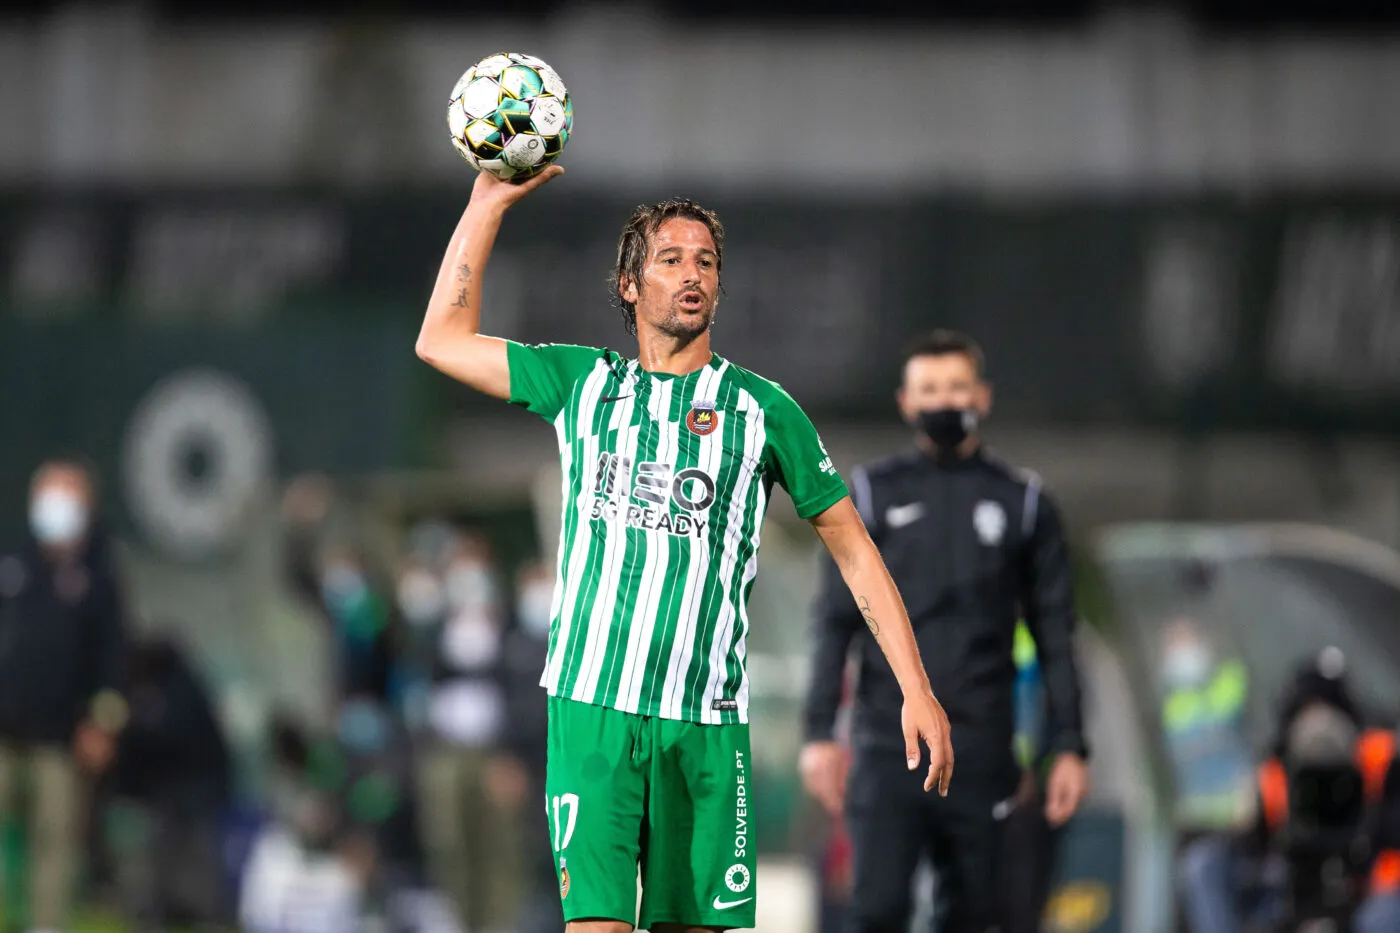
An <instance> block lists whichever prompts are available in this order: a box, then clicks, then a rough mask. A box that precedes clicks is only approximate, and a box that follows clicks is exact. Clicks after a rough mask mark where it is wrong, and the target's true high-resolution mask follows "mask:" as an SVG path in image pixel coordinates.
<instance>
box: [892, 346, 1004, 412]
mask: <svg viewBox="0 0 1400 933" xmlns="http://www.w3.org/2000/svg"><path fill="white" fill-rule="evenodd" d="M991 407H992V390H991V387H990V386H989V385H987V383H986V382H984V381H983V380H982V377H981V376H980V375H979V374H978V372H977V364H976V363H974V362H973V360H972V358H971V357H969V356H967V355H966V354H963V353H945V354H943V355H941V356H916V357H913V358H912V359H910V360H909V362H908V363H905V364H904V383H903V385H901V386H900V388H899V410H900V412H901V413H902V414H903V415H904V418H905V420H907V421H909V422H911V423H912V422H913V421H914V419H915V418H917V417H918V415H919V413H920V412H924V411H937V410H939V409H944V408H958V409H971V410H972V411H975V412H977V414H978V416H979V417H983V418H985V417H986V416H987V413H988V412H989V411H991Z"/></svg>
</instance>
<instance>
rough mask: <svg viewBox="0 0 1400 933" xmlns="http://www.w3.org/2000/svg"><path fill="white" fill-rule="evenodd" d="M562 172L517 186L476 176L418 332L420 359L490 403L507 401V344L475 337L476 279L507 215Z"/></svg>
mask: <svg viewBox="0 0 1400 933" xmlns="http://www.w3.org/2000/svg"><path fill="white" fill-rule="evenodd" d="M563 171H564V170H563V169H562V168H559V167H558V166H550V167H549V168H547V169H545V170H544V171H543V172H541V173H540V174H539V175H536V176H535V177H534V178H532V179H530V180H529V181H527V182H524V183H522V184H518V185H517V184H512V183H511V182H507V181H502V180H501V179H499V178H497V177H495V176H494V175H491V174H490V173H488V172H481V173H479V174H478V175H477V179H476V184H475V185H474V186H473V187H472V197H471V201H470V202H469V203H468V204H467V209H466V211H464V212H463V214H462V219H461V220H459V221H458V222H457V229H456V230H454V231H453V233H452V239H451V241H450V242H449V243H448V244H447V252H446V253H445V254H444V255H443V257H442V267H441V268H439V269H438V276H437V282H436V284H434V286H433V294H432V297H431V298H429V299H428V310H427V313H426V314H425V315H424V316H423V327H422V329H421V330H420V331H419V332H418V343H417V346H416V349H417V351H418V356H419V358H420V359H422V360H424V361H425V362H427V363H428V364H430V365H431V366H433V367H434V368H435V369H438V370H440V371H442V372H444V373H446V374H447V375H449V376H451V377H452V378H453V379H456V380H457V381H458V382H462V383H465V384H466V385H469V386H471V387H472V388H473V389H476V390H477V391H478V392H483V393H485V394H487V395H490V396H493V397H495V398H499V399H509V398H510V366H509V364H508V362H507V360H506V342H505V341H504V340H501V339H500V338H498V337H486V336H483V335H482V334H481V333H480V329H481V278H482V276H483V275H484V274H485V272H486V263H487V261H488V260H489V259H490V258H491V247H492V246H493V245H495V242H496V233H497V232H498V231H499V230H500V229H501V218H502V217H504V216H505V212H506V210H507V209H508V208H509V207H510V206H511V205H512V204H514V203H515V202H516V201H519V200H520V199H521V198H523V197H524V196H525V195H527V194H529V193H530V192H531V191H533V190H535V189H536V188H538V187H539V186H540V185H542V184H544V183H545V182H547V181H549V180H550V179H551V178H554V177H555V176H557V175H560V174H562V173H563Z"/></svg>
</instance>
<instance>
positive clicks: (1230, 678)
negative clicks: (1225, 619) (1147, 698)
mask: <svg viewBox="0 0 1400 933" xmlns="http://www.w3.org/2000/svg"><path fill="white" fill-rule="evenodd" d="M1158 663H1159V664H1160V665H1161V666H1160V668H1159V670H1158V675H1159V680H1160V684H1161V691H1162V700H1161V709H1162V729H1163V732H1164V734H1165V736H1166V743H1167V753H1168V755H1169V757H1170V759H1171V764H1172V769H1173V771H1174V777H1175V785H1176V799H1177V812H1176V823H1177V827H1178V828H1179V829H1182V830H1184V831H1187V832H1201V831H1204V832H1216V831H1220V830H1225V829H1229V828H1232V827H1237V826H1239V825H1241V824H1242V823H1243V822H1246V821H1247V820H1248V818H1249V813H1250V808H1251V805H1252V801H1253V796H1254V782H1253V762H1252V759H1253V755H1252V752H1251V748H1250V743H1249V741H1248V739H1247V738H1246V736H1245V711H1246V702H1247V700H1248V698H1249V673H1248V671H1247V669H1246V668H1245V665H1244V663H1243V662H1242V661H1240V660H1238V659H1236V658H1228V657H1220V653H1219V651H1218V650H1217V648H1216V646H1215V645H1213V644H1212V643H1211V641H1210V640H1209V639H1208V637H1207V635H1206V633H1205V631H1204V629H1203V628H1202V626H1201V625H1200V624H1199V623H1198V622H1197V621H1196V620H1195V619H1194V618H1192V617H1190V616H1181V617H1179V618H1176V619H1174V620H1172V621H1170V622H1168V623H1167V625H1165V626H1164V627H1163V629H1162V644H1161V651H1160V654H1159V655H1158Z"/></svg>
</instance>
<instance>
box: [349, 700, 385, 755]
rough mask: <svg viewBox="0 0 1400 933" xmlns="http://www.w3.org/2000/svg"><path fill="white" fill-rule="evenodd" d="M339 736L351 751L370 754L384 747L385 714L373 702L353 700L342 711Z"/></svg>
mask: <svg viewBox="0 0 1400 933" xmlns="http://www.w3.org/2000/svg"><path fill="white" fill-rule="evenodd" d="M338 732H339V737H340V741H341V743H342V744H343V745H344V746H345V747H346V748H348V749H350V750H351V751H353V752H355V753H357V754H361V755H369V754H373V753H374V752H377V751H380V750H381V749H382V748H384V743H385V739H386V729H385V727H384V716H383V714H382V713H380V711H379V710H378V709H376V708H375V706H374V705H373V704H372V703H365V702H360V701H353V702H350V703H347V704H346V705H345V707H344V709H342V710H341V711H340V723H339V730H338Z"/></svg>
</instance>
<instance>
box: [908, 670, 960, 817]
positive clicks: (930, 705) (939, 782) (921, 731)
mask: <svg viewBox="0 0 1400 933" xmlns="http://www.w3.org/2000/svg"><path fill="white" fill-rule="evenodd" d="M899 721H900V725H901V726H902V727H903V729H904V757H905V759H906V760H907V762H908V764H909V770H910V771H913V770H914V769H915V768H917V767H918V766H919V759H920V758H921V757H922V754H921V751H920V749H919V740H920V739H922V740H923V742H924V744H925V745H927V746H928V777H926V778H924V790H926V791H929V790H933V788H934V786H935V785H936V786H937V787H938V793H939V795H940V796H943V797H947V796H948V783H949V782H950V781H952V780H953V733H952V727H951V726H949V725H948V714H947V713H945V712H944V711H943V704H941V703H939V702H938V700H937V699H936V698H935V697H934V695H933V693H932V692H928V693H923V694H920V695H918V696H912V697H911V696H909V695H907V694H906V695H905V697H904V708H903V709H902V710H901V711H900V716H899Z"/></svg>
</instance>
